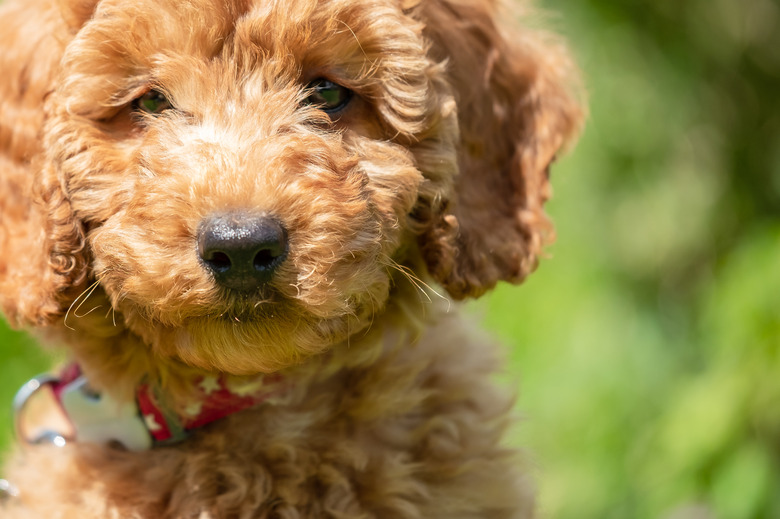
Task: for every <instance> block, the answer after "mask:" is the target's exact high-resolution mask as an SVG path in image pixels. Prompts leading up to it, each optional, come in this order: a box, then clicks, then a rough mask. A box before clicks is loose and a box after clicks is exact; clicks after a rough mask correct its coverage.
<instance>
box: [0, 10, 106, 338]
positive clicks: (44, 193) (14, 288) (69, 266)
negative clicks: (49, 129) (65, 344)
mask: <svg viewBox="0 0 780 519" xmlns="http://www.w3.org/2000/svg"><path fill="white" fill-rule="evenodd" d="M93 4H94V2H87V1H78V0H77V1H71V2H67V1H64V0H18V1H6V2H4V4H3V5H2V6H1V7H0V9H1V10H2V14H1V16H0V18H2V19H3V22H4V29H3V32H2V34H0V49H2V52H0V70H2V76H1V77H0V308H2V310H3V312H4V313H5V315H6V317H7V318H8V319H9V320H10V321H11V322H12V323H13V324H15V325H17V326H20V325H24V324H35V325H44V324H48V323H50V322H52V321H53V320H54V319H55V318H57V317H58V316H60V315H62V314H63V313H64V311H65V310H66V309H67V308H68V306H69V305H70V303H71V302H72V301H73V298H74V294H73V292H74V291H75V290H80V288H79V286H80V285H81V284H83V282H84V280H85V279H86V273H87V263H88V261H87V255H86V250H85V246H84V243H85V241H84V230H83V228H82V225H81V223H80V222H79V221H78V220H77V219H76V218H75V217H74V215H73V213H72V211H71V209H70V203H69V202H68V199H67V196H66V195H65V192H64V191H63V189H62V184H61V181H60V179H59V178H58V177H57V173H56V172H55V171H53V170H52V168H50V167H45V168H41V167H40V165H39V163H41V162H43V161H41V160H40V158H39V154H40V153H41V151H42V150H41V143H40V132H41V128H42V126H43V124H44V120H45V115H44V103H45V99H46V97H47V95H48V94H49V93H50V91H51V90H52V88H53V82H54V78H55V77H56V74H57V69H58V64H59V61H60V58H61V56H62V54H63V50H64V46H65V44H66V42H67V41H69V39H70V37H71V34H72V33H73V28H75V27H77V26H78V25H80V24H81V23H83V22H84V21H85V20H86V18H87V17H88V16H89V14H88V13H90V12H91V7H92V6H93ZM32 12H37V14H38V16H31V13H32Z"/></svg>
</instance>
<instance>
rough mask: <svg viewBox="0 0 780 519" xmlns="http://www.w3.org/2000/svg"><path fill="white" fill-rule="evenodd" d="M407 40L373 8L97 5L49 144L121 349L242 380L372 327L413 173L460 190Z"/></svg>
mask: <svg viewBox="0 0 780 519" xmlns="http://www.w3.org/2000/svg"><path fill="white" fill-rule="evenodd" d="M380 28H381V29H380ZM419 29H420V28H419V27H416V26H414V25H412V26H410V24H409V20H408V19H407V18H406V17H405V16H404V15H403V13H402V12H401V10H400V8H398V7H395V8H394V7H393V6H392V4H391V2H386V3H385V5H383V2H376V1H374V0H370V1H369V0H365V1H363V0H357V1H355V0H353V1H350V2H329V1H311V0H297V1H291V2H256V3H251V2H246V3H245V4H244V3H241V2H215V1H212V0H208V1H203V0H201V1H193V2H188V3H186V5H182V2H179V1H173V0H170V1H160V0H154V1H151V0H149V1H143V0H141V1H136V2H134V3H133V8H132V9H128V8H127V2H119V1H106V2H103V3H102V4H101V5H100V6H99V9H98V11H97V13H96V15H95V17H94V19H93V20H91V21H90V22H88V23H87V24H86V25H85V26H84V27H83V28H82V29H81V31H80V32H79V34H78V35H77V36H76V39H75V40H74V42H73V43H72V44H71V45H70V46H69V48H68V50H67V51H66V54H65V58H64V68H63V71H62V75H61V77H63V78H64V82H63V84H62V86H61V87H60V88H59V89H58V90H57V92H56V94H55V96H56V97H55V98H54V99H53V100H52V103H53V104H54V105H55V107H56V108H55V110H56V112H55V115H54V116H53V120H52V125H58V124H59V125H60V128H57V131H56V133H55V136H54V137H53V139H52V140H51V141H50V142H51V145H52V146H54V147H59V148H60V150H59V153H58V155H57V160H58V161H59V163H60V167H61V168H62V170H63V175H64V178H65V183H66V185H67V190H68V193H69V196H70V202H71V205H72V209H73V211H74V214H75V215H76V217H77V218H78V219H79V220H81V221H82V222H84V223H85V225H86V227H87V229H88V231H87V241H88V243H89V246H90V251H91V258H92V262H93V268H94V277H95V278H96V279H97V280H99V282H100V285H101V286H102V288H103V289H104V290H105V291H106V292H107V293H108V295H109V296H110V298H111V300H112V302H113V305H114V307H115V308H116V309H118V310H119V311H120V312H121V313H122V314H123V315H124V316H125V318H126V319H127V320H128V323H129V324H130V326H131V327H133V328H134V331H136V333H139V334H141V335H143V336H144V337H146V338H147V340H148V342H150V343H151V344H152V346H153V347H155V348H158V349H160V350H161V351H163V352H166V353H170V352H173V353H175V354H177V355H178V356H180V357H182V358H184V359H185V360H187V361H189V362H192V363H195V364H199V365H204V366H215V367H217V368H219V369H221V370H226V371H236V370H249V371H257V370H272V369H277V368H279V367H280V366H284V365H287V364H290V363H291V362H294V361H295V360H297V359H298V358H299V357H300V356H302V355H305V354H310V353H313V352H317V351H320V350H322V349H323V348H325V347H327V346H328V345H330V344H332V343H334V342H335V341H338V340H341V339H343V338H345V337H346V336H347V334H348V333H354V332H355V331H358V330H360V329H361V328H362V327H363V326H365V324H366V323H367V322H369V319H370V318H371V314H372V312H373V311H375V310H376V309H378V308H381V307H382V306H383V304H384V301H385V300H386V299H387V297H388V291H389V288H390V287H389V283H390V272H391V271H392V269H393V268H394V266H395V265H394V262H395V261H397V260H398V259H399V258H397V257H396V252H397V250H398V247H399V245H400V243H401V241H402V236H403V235H404V234H405V233H408V232H409V216H408V215H409V214H410V213H411V212H412V210H413V208H414V206H415V203H416V202H417V199H418V191H419V187H420V185H421V184H422V183H423V182H426V181H428V182H430V180H426V178H425V177H426V174H425V169H429V168H435V169H437V170H438V171H436V172H435V173H436V175H438V176H440V177H447V178H449V177H452V176H453V175H454V173H455V160H454V155H455V139H456V134H455V131H456V128H457V126H456V124H454V123H453V122H450V121H449V119H453V118H454V117H455V113H454V110H453V109H452V101H451V98H450V97H449V96H448V94H447V93H446V92H442V90H444V87H443V85H440V86H438V87H437V85H436V82H437V81H440V80H438V79H437V78H436V70H435V69H436V64H435V63H432V62H431V61H430V60H428V58H427V57H426V52H425V47H424V40H423V39H422V37H421V34H420V30H419ZM401 78H402V79H401ZM448 104H449V108H448ZM447 110H448V111H449V113H446V111H447ZM430 138H433V139H436V140H437V142H439V144H438V145H439V146H441V147H442V148H440V149H438V150H437V154H438V158H439V159H440V161H441V162H439V163H436V164H432V165H427V164H424V162H425V160H426V158H425V157H420V156H417V155H415V150H414V147H415V144H414V143H415V142H419V141H421V140H425V139H430ZM60 143H66V145H64V146H63V145H62V144H60ZM421 161H422V162H423V164H421ZM226 233H227V234H226ZM244 263H245V264H246V265H244Z"/></svg>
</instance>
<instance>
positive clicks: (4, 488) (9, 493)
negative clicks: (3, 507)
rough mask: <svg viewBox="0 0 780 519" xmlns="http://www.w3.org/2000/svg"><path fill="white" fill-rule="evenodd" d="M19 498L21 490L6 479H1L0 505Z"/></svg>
mask: <svg viewBox="0 0 780 519" xmlns="http://www.w3.org/2000/svg"><path fill="white" fill-rule="evenodd" d="M13 497H19V490H17V488H16V487H15V486H13V485H12V484H11V483H9V482H8V481H7V480H5V479H0V503H2V502H3V501H6V500H8V499H11V498H13Z"/></svg>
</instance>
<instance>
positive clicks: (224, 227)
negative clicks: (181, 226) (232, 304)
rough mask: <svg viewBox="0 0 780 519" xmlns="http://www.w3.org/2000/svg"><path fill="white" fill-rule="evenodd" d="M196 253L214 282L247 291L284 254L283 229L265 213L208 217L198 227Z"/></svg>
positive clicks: (254, 287)
mask: <svg viewBox="0 0 780 519" xmlns="http://www.w3.org/2000/svg"><path fill="white" fill-rule="evenodd" d="M198 253H199V254H200V258H201V260H202V261H203V264H204V265H205V266H206V267H207V268H208V269H209V270H210V271H211V272H212V273H213V274H214V279H216V281H217V283H219V284H220V285H222V286H224V287H225V288H230V289H233V290H239V291H242V292H251V291H253V290H257V289H258V288H260V287H261V286H262V285H264V284H265V283H267V282H268V281H270V280H271V278H272V277H273V273H274V271H275V270H276V269H277V267H279V265H281V264H282V262H283V261H284V258H285V256H287V232H286V231H285V229H284V227H282V225H281V224H280V223H279V222H277V221H276V220H274V219H273V218H269V217H267V216H254V215H247V214H246V213H228V214H221V215H214V216H210V217H208V218H206V219H204V220H203V222H201V225H200V229H199V230H198Z"/></svg>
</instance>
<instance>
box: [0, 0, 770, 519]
mask: <svg viewBox="0 0 780 519" xmlns="http://www.w3.org/2000/svg"><path fill="white" fill-rule="evenodd" d="M541 4H542V6H543V7H544V8H546V9H549V10H550V11H551V12H554V13H556V14H554V15H550V16H548V17H547V18H546V21H545V24H546V25H552V26H553V27H554V28H555V29H556V30H557V31H558V32H561V33H563V34H565V35H566V36H567V38H568V39H569V40H570V42H571V46H572V48H573V51H574V53H575V54H576V56H577V59H578V61H579V63H580V65H581V67H582V69H583V72H584V77H585V83H586V85H587V88H588V92H589V98H590V108H591V116H590V119H589V121H588V124H587V127H586V130H585V133H584V134H583V137H582V139H581V141H580V143H579V146H578V147H577V148H576V150H575V152H574V153H573V154H571V155H569V156H568V157H566V158H565V159H564V160H562V161H561V162H560V163H559V164H558V167H557V168H556V169H555V171H554V172H553V183H554V185H555V197H554V198H553V201H552V202H551V203H550V204H549V212H550V213H551V214H552V216H553V218H554V219H555V221H556V223H557V228H558V236H559V238H558V242H557V243H556V244H555V245H554V246H552V247H551V248H550V250H549V253H550V255H549V256H550V257H549V258H547V259H546V260H544V261H543V262H542V265H541V267H540V269H539V271H538V272H537V273H536V274H534V275H533V276H532V277H531V278H530V279H529V280H528V282H527V283H526V284H525V285H524V286H523V287H519V288H517V287H507V286H503V287H500V288H499V289H498V290H497V291H496V292H495V293H493V294H492V295H491V296H489V297H488V298H486V299H483V300H482V301H480V302H477V303H475V304H473V305H472V309H473V311H474V313H476V314H477V315H478V316H482V318H483V320H484V321H485V322H486V325H487V326H488V327H489V328H490V329H492V330H494V332H495V333H496V334H497V335H498V336H500V337H501V338H502V340H503V341H504V343H506V344H507V345H508V347H509V357H510V361H511V362H510V369H509V373H508V374H507V379H508V380H509V381H510V384H519V386H520V388H521V396H520V398H519V402H518V413H520V414H521V415H522V416H523V423H522V426H521V427H520V428H518V432H517V433H516V435H515V437H513V438H512V441H513V442H514V443H517V444H519V445H522V446H523V447H524V448H527V449H528V450H529V451H530V453H531V455H532V457H533V460H534V466H535V470H536V476H537V479H538V481H539V485H540V492H541V508H542V514H543V517H547V518H556V519H591V518H594V519H596V518H599V519H601V518H627V519H633V518H669V519H682V518H691V519H706V518H717V519H732V518H733V519H741V518H745V519H748V518H751V519H752V518H755V519H776V518H780V265H778V263H779V262H780V7H779V6H778V3H777V2H776V1H775V0H743V1H741V2H737V1H735V0H685V1H679V0H655V1H652V2H651V1H649V0H647V1H641V0H635V1H629V0H580V1H579V2H571V1H568V2H564V1H563V0H546V1H544V2H541ZM0 359H1V360H2V362H1V363H0V409H2V408H5V409H7V408H8V407H9V405H10V400H11V397H12V393H13V391H14V390H15V389H16V388H17V387H18V386H19V385H20V384H21V383H23V382H24V381H25V380H26V379H27V378H29V377H30V376H31V375H33V374H35V373H36V372H38V371H40V370H42V369H44V368H45V366H46V363H47V361H46V359H45V357H44V356H43V355H42V354H41V353H39V351H38V350H37V348H35V347H31V341H30V340H29V339H27V338H26V337H24V336H20V335H18V334H13V333H10V332H8V331H7V329H6V328H5V327H3V326H2V323H0ZM518 381H519V382H518ZM9 414H10V412H9V413H3V412H0V448H3V450H7V449H4V446H6V445H7V443H8V441H9V438H10V430H11V424H10V420H8V419H7V418H6V417H7V416H9Z"/></svg>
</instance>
